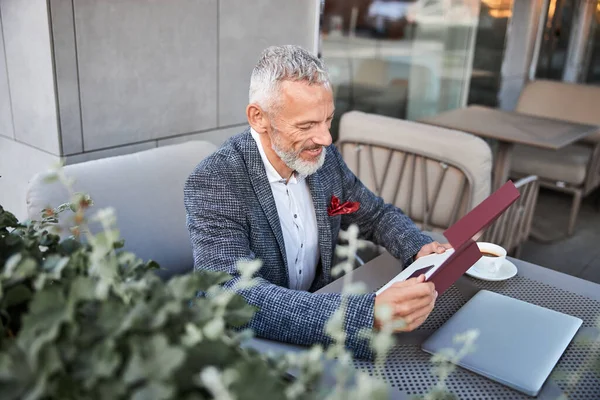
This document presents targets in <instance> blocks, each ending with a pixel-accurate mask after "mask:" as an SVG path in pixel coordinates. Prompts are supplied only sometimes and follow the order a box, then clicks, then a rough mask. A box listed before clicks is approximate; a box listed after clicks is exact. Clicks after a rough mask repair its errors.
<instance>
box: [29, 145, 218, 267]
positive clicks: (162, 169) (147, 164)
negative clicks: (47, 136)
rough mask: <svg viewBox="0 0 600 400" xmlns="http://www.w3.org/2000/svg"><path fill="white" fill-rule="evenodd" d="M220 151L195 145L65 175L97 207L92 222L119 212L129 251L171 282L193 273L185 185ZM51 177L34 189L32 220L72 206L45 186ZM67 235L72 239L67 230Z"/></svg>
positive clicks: (57, 188) (74, 168) (58, 188)
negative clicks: (100, 213) (104, 212)
mask: <svg viewBox="0 0 600 400" xmlns="http://www.w3.org/2000/svg"><path fill="white" fill-rule="evenodd" d="M215 149H216V146H215V145H214V144H212V143H209V142H202V141H190V142H185V143H181V144H177V145H172V146H165V147H159V148H156V149H151V150H146V151H142V152H139V153H133V154H127V155H122V156H117V157H109V158H104V159H99V160H94V161H88V162H83V163H81V164H74V165H68V166H65V167H64V173H65V175H66V176H67V177H69V178H72V179H74V184H73V190H74V191H76V192H83V193H87V194H89V195H90V196H91V197H92V200H93V201H94V206H93V207H92V208H90V209H89V215H88V217H89V216H91V215H93V214H94V213H95V212H96V211H97V210H99V209H101V208H106V207H112V208H114V209H115V212H116V216H117V225H118V228H119V230H120V234H121V237H122V238H123V239H125V250H128V251H131V252H133V253H135V254H136V255H137V256H138V257H140V258H142V259H143V260H150V259H152V260H154V261H156V262H158V263H159V264H160V265H161V267H163V268H164V269H166V271H159V272H158V274H159V275H160V276H161V277H163V278H168V277H170V276H172V275H175V274H181V273H185V272H190V271H192V270H193V257H192V248H191V243H190V238H189V233H188V230H187V227H186V215H185V208H184V205H183V185H184V183H185V180H186V179H187V177H188V176H189V174H190V173H191V172H192V171H193V169H194V167H195V166H196V165H197V164H198V163H199V162H200V161H201V160H202V159H203V158H205V157H206V156H208V155H209V154H211V153H212V152H213V151H214V150H215ZM47 175H48V173H47V172H46V173H41V174H38V175H36V176H35V177H34V178H33V179H32V181H31V182H30V183H29V187H28V191H27V209H28V215H29V218H30V219H38V218H39V216H40V211H41V210H42V209H44V208H46V207H49V206H50V207H56V206H58V205H60V204H62V203H66V202H68V201H69V200H70V198H69V194H68V190H67V188H66V187H65V186H64V185H62V184H61V183H58V182H56V183H46V182H45V181H44V178H45V177H46V176H47ZM71 215H72V214H71ZM70 219H71V218H68V220H66V219H63V220H62V225H63V226H62V227H63V228H65V227H68V226H72V223H71V222H70V221H69V220H70ZM92 229H93V231H96V230H97V227H92ZM63 232H67V233H68V229H63Z"/></svg>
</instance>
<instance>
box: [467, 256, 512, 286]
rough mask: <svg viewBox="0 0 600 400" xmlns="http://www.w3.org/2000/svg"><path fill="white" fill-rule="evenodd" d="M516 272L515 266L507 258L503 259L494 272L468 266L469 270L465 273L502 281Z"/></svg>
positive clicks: (483, 278)
mask: <svg viewBox="0 0 600 400" xmlns="http://www.w3.org/2000/svg"><path fill="white" fill-rule="evenodd" d="M516 274H517V266H516V265H515V264H513V263H512V262H510V261H509V260H504V262H503V263H502V266H501V267H500V269H499V270H498V272H496V273H490V272H486V271H481V270H480V269H478V268H477V267H475V266H473V267H471V268H469V270H468V271H467V275H469V276H472V277H473V278H477V279H481V280H484V281H504V280H506V279H510V278H512V277H513V276H515V275H516Z"/></svg>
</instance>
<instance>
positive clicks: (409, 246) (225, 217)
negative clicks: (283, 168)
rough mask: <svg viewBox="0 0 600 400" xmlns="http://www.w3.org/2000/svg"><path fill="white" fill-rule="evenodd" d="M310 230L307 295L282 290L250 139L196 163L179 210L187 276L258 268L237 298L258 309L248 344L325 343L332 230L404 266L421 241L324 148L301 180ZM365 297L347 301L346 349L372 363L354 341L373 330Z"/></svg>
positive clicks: (263, 180)
mask: <svg viewBox="0 0 600 400" xmlns="http://www.w3.org/2000/svg"><path fill="white" fill-rule="evenodd" d="M307 183H308V186H309V188H310V191H311V194H312V198H313V202H314V206H315V212H316V217H317V224H318V230H319V246H320V251H321V262H320V263H319V266H318V270H317V274H316V277H315V280H314V282H313V285H312V287H311V288H310V290H309V291H308V292H305V291H298V290H292V289H289V288H288V272H287V268H288V266H287V261H286V260H287V258H286V256H285V245H284V242H283V234H282V232H281V225H280V222H279V217H278V215H277V208H276V206H275V200H274V198H273V194H272V192H271V186H270V185H269V182H268V180H267V175H266V172H265V168H264V164H263V161H262V159H261V157H260V154H259V152H258V148H257V146H256V142H255V141H254V139H253V138H252V136H251V134H250V130H249V129H246V131H245V132H243V133H241V134H239V135H237V136H234V137H232V138H231V139H229V140H228V141H227V142H226V143H225V144H224V145H223V146H222V147H221V148H220V149H219V150H217V151H216V152H215V153H214V154H212V155H211V156H209V157H208V158H206V159H204V160H203V161H202V162H201V163H200V164H199V165H198V166H197V167H196V169H195V170H194V171H193V172H192V174H191V175H190V176H189V178H188V179H187V181H186V183H185V187H184V203H185V208H186V212H187V225H188V229H189V232H190V237H191V242H192V247H193V250H194V268H195V270H200V269H206V270H213V271H225V272H228V273H229V274H231V275H233V276H234V279H233V280H232V281H230V282H228V283H227V284H226V286H231V285H232V284H233V283H234V282H235V280H236V279H239V278H237V276H238V274H237V272H236V261H238V260H240V259H256V258H258V259H260V260H262V262H263V264H262V267H261V269H260V270H259V272H258V274H257V275H258V276H257V278H258V279H259V284H258V285H257V286H254V287H252V288H250V289H245V290H243V291H242V292H240V294H241V295H242V296H244V297H245V299H246V300H247V301H248V302H249V303H250V304H252V305H255V306H257V307H258V308H259V311H258V312H257V314H256V315H255V316H254V317H253V319H252V320H251V321H250V323H249V327H250V328H252V329H253V330H254V331H255V333H256V335H257V336H259V337H264V338H267V339H273V340H277V341H281V342H288V343H294V344H300V345H311V344H313V343H317V342H318V343H322V344H324V345H325V346H327V345H328V344H330V343H331V338H330V337H329V336H327V334H326V333H325V329H324V328H325V323H326V321H327V320H328V319H329V318H330V317H331V316H332V314H333V313H334V311H335V310H336V309H338V308H339V307H340V303H341V296H340V295H339V294H335V293H327V294H316V293H312V292H314V291H315V290H318V289H319V288H321V287H323V286H324V285H326V284H328V283H330V282H331V281H332V277H331V267H332V265H331V264H332V260H333V255H334V247H335V243H336V242H337V240H338V234H339V231H340V229H346V228H347V227H348V226H350V225H351V224H353V223H354V224H357V225H358V227H359V229H360V235H361V237H362V238H364V239H367V240H371V241H372V242H374V243H377V244H379V245H381V246H383V247H385V248H386V249H387V250H388V251H389V252H390V253H391V254H392V255H393V256H395V257H396V258H398V259H400V260H402V261H404V262H405V264H406V263H407V262H408V261H409V260H410V259H411V258H412V257H413V256H414V255H415V254H416V253H417V252H418V251H419V250H420V249H421V247H422V246H423V245H425V244H427V243H429V242H431V238H430V237H429V236H426V235H424V234H422V233H421V232H420V231H419V229H418V228H417V227H416V226H415V224H414V223H413V222H412V221H411V220H410V218H409V217H407V216H406V215H404V214H403V213H402V211H401V210H399V209H398V208H396V207H394V206H392V205H390V204H385V203H384V201H383V200H382V199H381V198H380V197H377V196H376V195H374V194H373V193H372V192H371V191H369V190H368V189H367V188H366V187H365V186H364V185H363V184H362V183H361V182H360V181H359V180H358V179H357V178H356V176H355V175H354V174H353V173H352V172H351V171H350V170H349V169H348V167H347V166H346V164H345V163H344V161H343V160H342V157H341V155H340V153H339V152H338V151H337V149H336V148H335V146H334V145H332V146H329V147H328V148H327V155H326V159H325V163H324V165H323V167H322V168H320V169H319V170H318V171H317V172H316V173H315V174H313V175H311V176H310V177H308V178H307ZM332 195H335V196H337V197H338V198H339V199H340V201H341V202H345V201H358V202H360V209H359V210H358V211H357V212H356V213H353V214H348V215H344V216H339V215H338V216H333V217H330V216H328V214H327V206H328V205H329V203H330V201H331V197H332ZM374 301H375V295H374V294H373V293H370V294H365V295H354V296H352V297H351V298H350V299H349V301H348V303H347V304H348V307H347V313H346V320H345V326H346V332H347V341H346V346H347V347H348V348H349V349H351V350H352V351H353V353H354V354H355V356H357V357H361V358H368V357H371V356H372V353H371V350H370V348H369V345H368V342H367V340H365V339H364V337H361V336H362V335H359V334H360V332H361V331H362V330H363V329H372V327H373V306H374Z"/></svg>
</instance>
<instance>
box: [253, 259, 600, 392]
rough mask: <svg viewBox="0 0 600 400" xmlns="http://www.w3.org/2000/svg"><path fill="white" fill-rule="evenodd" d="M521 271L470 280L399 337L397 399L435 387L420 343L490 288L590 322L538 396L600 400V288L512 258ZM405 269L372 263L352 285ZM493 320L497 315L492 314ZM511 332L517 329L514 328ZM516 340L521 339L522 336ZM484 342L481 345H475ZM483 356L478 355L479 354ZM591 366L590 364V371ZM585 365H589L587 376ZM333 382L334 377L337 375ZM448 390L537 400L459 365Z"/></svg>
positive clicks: (392, 367) (391, 377)
mask: <svg viewBox="0 0 600 400" xmlns="http://www.w3.org/2000/svg"><path fill="white" fill-rule="evenodd" d="M510 260H511V261H512V262H513V263H514V264H515V265H516V266H517V269H518V273H517V275H516V276H515V277H513V278H511V279H509V280H506V281H499V282H488V281H481V280H477V279H473V278H470V277H467V276H463V277H462V278H461V279H460V280H459V281H458V282H457V283H456V284H455V285H454V286H452V287H451V288H450V289H448V290H447V291H446V292H445V293H444V294H442V295H441V296H440V297H439V298H438V299H437V301H436V306H435V309H434V311H433V312H432V313H431V315H430V316H429V318H428V319H427V321H425V323H424V324H423V325H422V326H421V327H420V328H419V329H417V330H415V331H414V332H410V333H402V334H398V335H396V345H395V346H394V347H393V348H392V350H391V353H390V354H389V356H388V362H387V364H386V366H385V370H384V373H383V376H382V377H381V378H383V379H384V380H385V381H386V382H387V383H388V384H389V386H390V398H392V399H411V398H412V397H413V396H415V395H423V394H425V393H427V392H428V391H429V390H431V389H432V388H433V387H434V386H435V384H436V382H437V378H436V377H435V376H434V375H432V373H431V367H432V366H433V364H431V362H430V359H431V356H430V355H429V354H427V353H425V352H424V351H422V350H421V348H420V344H421V343H422V342H423V341H424V340H425V339H426V338H427V337H428V336H429V335H431V334H432V333H433V332H434V331H435V330H436V329H438V328H439V327H440V326H441V325H442V324H443V323H444V322H445V321H447V320H448V318H450V317H451V316H452V315H453V314H454V313H455V312H456V311H457V310H458V309H459V308H460V307H462V306H463V305H464V304H465V303H466V302H467V301H468V300H469V299H470V298H471V297H472V296H473V295H475V293H477V291H479V290H480V289H487V290H490V291H494V292H497V293H500V294H503V295H506V296H510V297H513V298H516V299H520V300H523V301H527V302H529V303H532V304H537V305H539V306H542V307H546V308H549V309H553V310H556V311H559V312H563V313H566V314H570V315H573V316H576V317H579V318H581V319H582V320H583V325H582V327H581V328H580V330H579V332H578V334H577V336H576V337H575V339H574V341H573V342H572V343H571V344H570V345H569V347H568V348H567V350H566V351H565V353H564V354H563V356H562V358H561V359H560V361H559V362H558V364H557V366H556V367H555V368H554V372H553V374H552V375H551V376H550V378H548V380H547V381H546V383H545V384H544V386H543V388H542V391H541V392H540V394H539V395H538V396H537V398H538V399H553V400H557V399H558V398H559V397H560V396H561V395H562V394H563V393H564V394H566V395H567V397H566V398H568V399H569V400H577V399H581V400H591V399H600V377H599V376H598V372H597V371H596V372H594V370H593V367H590V366H589V363H590V362H591V360H598V358H599V357H600V348H599V347H598V346H599V345H600V342H598V341H599V340H600V335H599V332H598V329H597V328H596V322H597V320H598V318H599V317H600V285H598V284H595V283H592V282H589V281H585V280H582V279H579V278H575V277H572V276H570V275H565V274H563V273H560V272H556V271H553V270H550V269H547V268H543V267H540V266H538V265H534V264H530V263H527V262H524V261H520V260H516V259H512V258H511V259H510ZM400 270H401V264H400V262H399V261H398V260H396V259H395V258H393V257H392V256H391V255H390V254H389V253H384V254H382V255H381V256H379V257H377V258H375V259H373V260H371V261H370V262H368V263H366V264H364V265H363V266H361V267H359V268H357V269H356V270H354V271H353V273H352V280H353V281H355V282H357V281H361V282H364V283H365V285H366V286H367V288H368V290H370V291H376V290H377V289H378V288H380V287H381V286H383V285H384V284H385V283H387V282H388V281H389V280H390V279H391V278H393V277H394V276H396V275H397V274H398V273H399V272H400ZM341 288H342V283H341V279H338V280H336V281H334V282H333V283H331V284H330V285H327V286H325V287H324V288H323V289H321V290H320V291H319V292H339V291H341ZM490 318H493V315H490ZM508 331H509V329H508ZM581 338H586V339H588V338H589V339H591V340H593V341H594V343H595V347H593V346H590V345H589V344H588V345H586V346H584V345H582V344H578V340H579V339H581ZM515 339H516V338H515ZM476 345H477V343H476V342H475V346H476ZM252 347H255V348H257V349H258V350H260V351H269V350H271V351H303V350H302V349H305V348H302V347H300V346H292V345H287V344H283V343H278V342H271V341H266V340H261V339H255V340H254V343H253V344H252ZM475 351H476V350H475ZM586 363H587V365H588V366H587V367H585V366H586ZM354 367H355V368H356V369H358V370H361V371H363V372H366V373H371V374H373V375H375V376H378V374H377V372H375V370H374V365H373V363H372V362H371V361H366V360H354ZM580 368H583V369H582V370H581V371H579V369H580ZM576 371H579V373H580V374H581V375H580V378H579V381H578V383H576V385H575V386H574V388H570V389H571V390H570V391H569V392H568V393H565V392H564V391H565V390H566V389H568V388H569V386H568V385H567V381H568V379H570V378H571V377H572V374H573V373H575V372H576ZM329 379H330V380H331V377H330V378H329ZM446 385H447V388H448V390H450V391H451V392H452V393H454V394H455V395H457V396H458V398H459V399H503V400H513V399H529V398H531V397H528V396H526V395H524V394H521V393H520V392H517V391H515V390H513V389H510V388H508V387H506V386H504V385H501V384H499V383H496V382H494V381H492V380H489V379H487V378H484V377H483V376H480V375H477V374H475V373H473V372H470V371H467V370H465V369H462V368H457V369H456V370H455V371H454V372H453V373H452V374H451V375H450V377H449V378H448V379H447V380H446Z"/></svg>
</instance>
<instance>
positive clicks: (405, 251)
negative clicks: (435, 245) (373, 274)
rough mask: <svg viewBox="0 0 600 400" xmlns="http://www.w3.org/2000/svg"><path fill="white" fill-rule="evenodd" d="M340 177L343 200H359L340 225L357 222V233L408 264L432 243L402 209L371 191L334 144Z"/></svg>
mask: <svg viewBox="0 0 600 400" xmlns="http://www.w3.org/2000/svg"><path fill="white" fill-rule="evenodd" d="M330 148H331V150H332V153H333V154H334V156H335V158H336V160H337V163H338V166H339V168H340V173H341V176H342V180H343V187H344V192H345V193H344V195H345V198H344V199H343V201H358V202H359V203H360V208H359V209H358V211H357V212H355V213H352V214H347V215H343V216H342V223H341V226H342V229H347V227H348V226H350V225H352V224H356V225H358V228H359V231H360V235H361V237H362V238H364V239H366V240H370V241H372V242H374V243H376V244H378V245H380V246H383V247H385V248H386V250H387V251H389V252H390V254H392V255H393V256H394V257H396V258H397V259H399V260H402V261H403V263H404V265H409V264H410V263H411V262H412V260H413V258H414V256H416V254H417V253H418V252H419V250H421V247H423V246H424V245H426V244H428V243H431V242H432V241H433V240H432V239H431V237H429V236H427V235H425V234H423V233H422V232H421V230H420V229H419V228H418V227H417V226H416V225H415V223H414V222H413V221H412V220H411V219H410V217H408V216H407V215H406V214H404V212H403V211H402V210H401V209H399V208H398V207H395V206H394V205H392V204H386V203H385V202H384V200H383V199H382V198H381V197H379V196H377V195H375V193H373V192H371V191H370V190H369V189H368V188H367V187H365V186H364V185H363V183H362V182H361V181H360V180H359V179H358V178H357V177H356V175H354V173H353V172H352V171H351V170H350V168H348V166H347V165H346V163H345V162H344V160H343V159H342V156H341V154H340V153H339V151H338V150H337V148H336V147H335V146H330Z"/></svg>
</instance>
